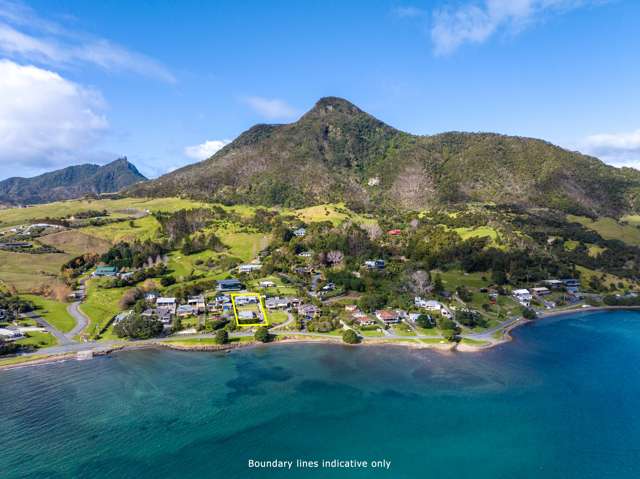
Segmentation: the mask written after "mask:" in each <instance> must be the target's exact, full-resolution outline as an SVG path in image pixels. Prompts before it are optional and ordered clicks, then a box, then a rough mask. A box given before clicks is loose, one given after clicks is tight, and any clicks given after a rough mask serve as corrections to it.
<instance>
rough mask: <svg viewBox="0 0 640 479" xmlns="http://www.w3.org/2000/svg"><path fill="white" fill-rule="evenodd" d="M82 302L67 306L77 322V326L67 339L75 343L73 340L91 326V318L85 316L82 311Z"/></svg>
mask: <svg viewBox="0 0 640 479" xmlns="http://www.w3.org/2000/svg"><path fill="white" fill-rule="evenodd" d="M79 306H80V301H76V302H74V303H71V304H70V305H69V306H67V311H68V313H69V314H70V315H71V316H73V319H75V320H76V325H75V326H74V328H73V329H72V330H71V331H69V332H68V333H67V337H68V338H69V339H70V340H71V341H73V338H74V337H75V336H77V335H78V334H80V333H81V332H82V331H83V330H84V328H86V327H87V325H88V324H89V318H87V317H86V316H85V314H84V313H83V312H82V311H80V308H79Z"/></svg>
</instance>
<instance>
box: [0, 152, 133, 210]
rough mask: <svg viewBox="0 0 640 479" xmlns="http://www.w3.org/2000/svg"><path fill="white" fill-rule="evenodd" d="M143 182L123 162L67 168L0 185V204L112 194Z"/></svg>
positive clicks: (12, 180) (126, 162) (8, 181)
mask: <svg viewBox="0 0 640 479" xmlns="http://www.w3.org/2000/svg"><path fill="white" fill-rule="evenodd" d="M143 180H146V178H145V177H144V176H142V175H141V174H140V172H139V171H138V170H137V169H136V167H135V166H134V165H133V164H131V163H129V161H128V160H127V159H126V158H120V159H118V160H116V161H113V162H111V163H109V164H107V165H104V166H99V165H89V164H87V165H77V166H69V167H67V168H64V169H62V170H56V171H52V172H50V173H45V174H43V175H40V176H35V177H33V178H17V177H16V178H9V179H6V180H4V181H0V204H2V203H5V204H10V205H16V204H35V203H47V202H50V201H59V200H68V199H72V198H80V197H82V196H85V195H90V194H100V193H113V192H115V191H120V190H121V189H123V188H125V187H127V186H131V185H133V184H134V183H137V182H139V181H143Z"/></svg>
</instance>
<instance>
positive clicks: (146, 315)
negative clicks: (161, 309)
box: [140, 308, 156, 318]
mask: <svg viewBox="0 0 640 479" xmlns="http://www.w3.org/2000/svg"><path fill="white" fill-rule="evenodd" d="M140 316H142V317H143V318H153V317H154V316H156V310H155V309H151V308H147V309H145V310H144V311H143V312H142V313H140Z"/></svg>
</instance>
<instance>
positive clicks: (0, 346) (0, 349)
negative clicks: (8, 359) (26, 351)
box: [0, 338, 18, 356]
mask: <svg viewBox="0 0 640 479" xmlns="http://www.w3.org/2000/svg"><path fill="white" fill-rule="evenodd" d="M17 349H18V345H17V344H16V343H12V342H9V341H5V340H4V339H3V338H0V356H2V355H3V354H12V353H15V352H16V351H17Z"/></svg>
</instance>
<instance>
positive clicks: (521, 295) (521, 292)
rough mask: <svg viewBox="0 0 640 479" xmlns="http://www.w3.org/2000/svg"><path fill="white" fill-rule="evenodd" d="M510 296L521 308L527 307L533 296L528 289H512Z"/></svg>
mask: <svg viewBox="0 0 640 479" xmlns="http://www.w3.org/2000/svg"><path fill="white" fill-rule="evenodd" d="M511 294H512V296H513V297H514V298H515V300H516V301H517V302H518V303H520V304H521V305H522V306H529V304H531V300H532V299H533V296H532V295H531V293H530V292H529V290H528V289H514V290H513V291H512V292H511Z"/></svg>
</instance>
